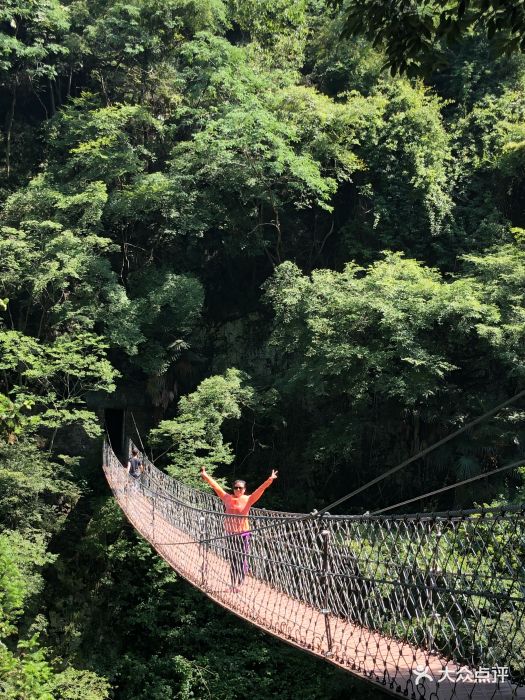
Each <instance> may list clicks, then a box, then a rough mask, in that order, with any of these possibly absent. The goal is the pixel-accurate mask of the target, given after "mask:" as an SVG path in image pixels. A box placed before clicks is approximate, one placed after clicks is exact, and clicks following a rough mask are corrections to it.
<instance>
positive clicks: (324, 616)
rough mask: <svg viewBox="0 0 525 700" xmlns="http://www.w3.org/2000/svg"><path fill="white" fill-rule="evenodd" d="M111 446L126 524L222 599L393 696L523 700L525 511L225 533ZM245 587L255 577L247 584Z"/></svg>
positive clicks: (335, 520) (186, 497)
mask: <svg viewBox="0 0 525 700" xmlns="http://www.w3.org/2000/svg"><path fill="white" fill-rule="evenodd" d="M144 462H145V472H144V474H143V475H142V477H141V478H140V479H138V480H135V479H133V478H132V477H130V476H129V475H128V473H127V471H126V470H125V469H124V468H123V466H122V465H121V463H120V462H119V460H118V459H117V458H116V456H115V455H114V454H113V452H112V450H111V449H110V448H109V447H108V446H107V445H106V446H105V448H104V471H105V474H106V477H107V479H108V482H109V484H110V486H111V488H112V490H113V493H114V495H115V497H116V499H117V501H118V503H119V504H120V506H121V508H122V510H123V511H124V513H125V514H126V516H127V518H128V520H129V521H130V522H131V523H132V525H133V526H134V527H135V528H136V529H137V530H138V532H139V533H140V534H141V535H142V536H143V537H144V538H145V539H147V540H148V541H149V542H150V543H151V544H152V546H153V547H154V548H155V549H156V550H157V552H158V553H159V554H160V555H161V556H162V557H163V558H164V559H165V560H166V561H167V562H168V563H169V564H170V565H171V566H172V567H173V568H174V569H175V570H176V571H177V572H178V573H179V574H180V575H181V576H183V577H184V578H186V579H187V580H188V581H189V582H190V583H192V584H193V585H194V586H196V587H197V588H199V589H200V590H202V591H203V592H204V593H206V595H208V596H209V597H210V598H212V599H213V600H214V601H215V602H217V603H219V604H220V605H222V606H223V607H225V608H227V609H228V610H230V611H231V612H234V613H235V614H237V615H239V616H240V617H241V618H242V619H244V620H246V621H248V622H251V623H253V624H255V625H257V626H258V627H260V628H261V629H263V630H265V631H267V632H270V633H271V634H273V635H275V636H277V637H279V638H281V639H283V640H285V641H286V642H288V643H290V644H292V645H294V646H297V647H299V648H301V649H303V650H305V651H308V652H310V653H312V654H315V655H316V656H320V657H323V658H325V659H326V660H328V661H330V662H331V663H333V664H335V665H337V666H339V667H341V668H343V669H345V670H347V671H350V672H351V673H353V674H354V675H356V676H358V677H360V678H363V679H365V680H368V681H372V682H374V683H376V684H379V687H380V688H381V689H382V690H384V691H386V692H388V693H390V694H393V695H398V696H400V695H401V696H403V697H405V696H406V697H409V698H413V699H414V700H419V699H420V698H432V699H436V698H437V699H438V700H448V699H449V698H450V699H452V698H454V699H457V700H463V699H465V700H466V699H467V698H472V699H473V700H482V699H484V698H495V699H498V700H499V699H503V698H519V699H520V700H525V688H524V687H523V685H522V683H523V681H525V517H524V511H523V509H510V510H509V509H506V510H505V511H502V510H501V509H499V510H492V511H480V512H474V513H472V512H470V513H468V512H464V513H455V514H449V515H448V514H444V515H438V514H433V515H425V516H402V517H401V516H390V517H385V516H345V517H341V516H325V517H323V518H317V519H316V518H308V517H306V516H298V515H296V514H287V513H276V512H271V511H264V510H261V509H255V508H254V509H252V512H251V516H250V521H251V526H252V532H251V535H250V537H249V538H246V537H244V538H242V537H241V536H240V535H227V536H225V529H224V527H225V516H224V511H223V506H222V503H221V502H220V501H219V500H218V499H217V498H215V497H214V496H212V495H211V494H209V493H205V492H202V491H199V490H196V489H192V488H190V487H188V486H185V485H184V484H181V483H180V482H177V481H175V480H174V479H171V478H170V477H168V476H167V475H166V474H164V473H163V472H161V471H160V470H158V469H157V468H156V467H155V466H154V465H153V464H152V463H151V462H149V461H148V460H147V459H144ZM241 579H243V580H242V581H241Z"/></svg>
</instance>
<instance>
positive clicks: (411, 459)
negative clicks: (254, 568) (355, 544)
mask: <svg viewBox="0 0 525 700" xmlns="http://www.w3.org/2000/svg"><path fill="white" fill-rule="evenodd" d="M522 396H525V389H523V390H522V391H520V392H518V393H517V394H514V396H511V397H510V398H509V399H507V400H506V401H503V402H502V403H500V404H498V405H497V406H494V408H491V409H490V411H487V412H486V413H483V414H482V415H481V416H478V417H477V418H475V419H474V420H471V421H469V422H468V423H466V424H465V425H463V426H462V427H461V428H458V430H455V431H454V432H453V433H450V434H449V435H446V436H445V437H444V438H442V439H441V440H438V441H437V442H435V443H433V444H432V445H430V446H429V447H426V448H425V449H424V450H421V451H420V452H418V453H417V454H415V455H413V456H412V457H409V458H408V459H405V460H404V461H403V462H401V463H400V464H398V465H397V466H395V467H392V469H389V470H388V471H386V472H384V474H380V475H379V476H377V477H376V478H375V479H371V480H370V481H368V482H367V483H366V484H363V485H362V486H359V488H357V489H355V490H354V491H351V492H350V493H347V494H346V496H342V497H341V498H338V499H337V500H336V501H334V502H333V503H330V505H328V506H325V507H324V508H321V510H320V511H319V515H322V514H323V513H326V512H327V511H331V510H333V509H334V508H336V507H337V506H340V505H341V503H344V502H345V501H348V500H349V499H350V498H353V497H354V496H357V494H358V493H361V492H362V491H365V490H366V489H368V488H370V486H374V485H375V484H378V483H379V482H380V481H383V479H386V478H387V477H389V476H392V474H395V473H396V472H398V471H400V470H401V469H404V468H405V467H407V466H408V465H409V464H412V462H415V461H416V460H418V459H421V457H424V456H425V455H427V454H429V452H433V451H434V450H437V448H438V447H441V446H442V445H444V444H445V443H447V442H450V440H453V439H454V438H456V437H457V436H458V435H461V433H464V432H465V431H466V430H469V429H470V428H473V427H474V426H475V425H477V424H478V423H481V422H482V421H484V420H487V418H490V417H491V416H493V415H495V414H496V413H498V412H499V411H501V409H502V408H505V407H506V406H509V405H510V404H511V403H514V402H515V401H517V400H518V399H520V398H521V397H522Z"/></svg>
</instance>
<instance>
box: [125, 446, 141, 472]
mask: <svg viewBox="0 0 525 700" xmlns="http://www.w3.org/2000/svg"><path fill="white" fill-rule="evenodd" d="M127 470H128V474H130V475H131V476H132V477H133V478H134V479H138V478H139V476H141V474H142V472H143V471H144V462H143V461H142V458H141V457H139V451H138V450H137V448H136V447H134V448H133V449H132V450H131V457H130V458H129V460H128V466H127Z"/></svg>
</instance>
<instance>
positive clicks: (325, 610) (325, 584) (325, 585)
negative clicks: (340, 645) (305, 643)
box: [320, 530, 332, 656]
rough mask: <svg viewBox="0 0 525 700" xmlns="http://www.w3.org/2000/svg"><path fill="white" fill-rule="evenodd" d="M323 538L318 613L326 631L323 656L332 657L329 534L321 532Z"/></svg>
mask: <svg viewBox="0 0 525 700" xmlns="http://www.w3.org/2000/svg"><path fill="white" fill-rule="evenodd" d="M321 537H322V538H323V568H322V573H321V590H322V593H323V607H322V609H321V610H320V612H321V613H322V614H323V615H324V626H325V631H326V643H327V646H328V651H327V652H326V653H325V656H331V655H332V630H331V628H330V608H329V587H330V581H329V577H328V546H329V538H330V533H329V531H328V530H323V531H322V532H321Z"/></svg>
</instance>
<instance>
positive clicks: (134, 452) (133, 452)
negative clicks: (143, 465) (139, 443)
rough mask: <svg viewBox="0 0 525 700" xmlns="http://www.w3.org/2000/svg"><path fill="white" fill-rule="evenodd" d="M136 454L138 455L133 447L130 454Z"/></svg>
mask: <svg viewBox="0 0 525 700" xmlns="http://www.w3.org/2000/svg"><path fill="white" fill-rule="evenodd" d="M138 453H139V451H138V450H137V448H136V447H134V448H133V449H132V450H131V454H132V455H138Z"/></svg>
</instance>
